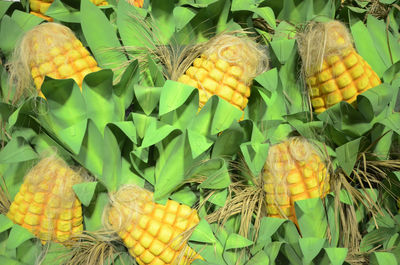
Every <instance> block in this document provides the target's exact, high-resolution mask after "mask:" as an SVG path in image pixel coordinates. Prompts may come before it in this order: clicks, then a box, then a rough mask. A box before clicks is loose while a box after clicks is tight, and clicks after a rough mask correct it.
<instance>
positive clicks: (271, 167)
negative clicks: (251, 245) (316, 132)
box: [263, 137, 330, 224]
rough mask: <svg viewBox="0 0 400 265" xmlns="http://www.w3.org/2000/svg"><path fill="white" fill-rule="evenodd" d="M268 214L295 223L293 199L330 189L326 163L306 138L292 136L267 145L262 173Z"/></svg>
mask: <svg viewBox="0 0 400 265" xmlns="http://www.w3.org/2000/svg"><path fill="white" fill-rule="evenodd" d="M263 179H264V183H265V184H264V190H265V193H266V198H265V199H266V203H267V213H268V216H270V217H278V218H285V219H290V220H292V221H293V222H294V223H295V224H297V219H296V214H295V210H294V202H295V201H297V200H304V199H309V198H318V197H320V198H323V197H325V196H326V194H327V193H328V192H329V188H330V186H329V174H328V173H327V169H326V166H325V163H324V161H323V159H322V157H321V155H320V154H319V153H318V151H317V150H316V149H315V147H314V146H313V145H312V144H311V143H310V142H308V141H307V140H306V139H304V138H301V137H292V138H289V139H287V140H286V141H284V142H282V143H279V144H276V145H273V146H271V147H270V148H269V151H268V158H267V161H266V163H265V165H264V172H263Z"/></svg>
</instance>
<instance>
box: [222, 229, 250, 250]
mask: <svg viewBox="0 0 400 265" xmlns="http://www.w3.org/2000/svg"><path fill="white" fill-rule="evenodd" d="M252 244H253V241H251V240H248V239H247V238H245V237H242V236H241V235H238V234H235V233H232V234H229V236H228V238H227V240H226V243H225V250H229V249H235V248H244V247H247V246H250V245H252Z"/></svg>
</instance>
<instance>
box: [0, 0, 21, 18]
mask: <svg viewBox="0 0 400 265" xmlns="http://www.w3.org/2000/svg"><path fill="white" fill-rule="evenodd" d="M13 4H14V6H15V5H17V4H16V3H15V2H12V1H1V2H0V19H1V18H2V17H3V16H4V14H5V13H6V12H7V10H8V9H9V8H10V6H11V5H13Z"/></svg>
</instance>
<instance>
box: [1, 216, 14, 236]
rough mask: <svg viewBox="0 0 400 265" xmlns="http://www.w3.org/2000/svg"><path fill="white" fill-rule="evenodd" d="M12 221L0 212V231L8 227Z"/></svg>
mask: <svg viewBox="0 0 400 265" xmlns="http://www.w3.org/2000/svg"><path fill="white" fill-rule="evenodd" d="M13 225H14V223H13V222H12V221H11V220H10V219H8V217H6V216H5V215H3V214H0V233H2V232H4V231H6V230H8V229H10V228H11V227H12V226H13Z"/></svg>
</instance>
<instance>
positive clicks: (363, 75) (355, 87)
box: [298, 21, 381, 113]
mask: <svg viewBox="0 0 400 265" xmlns="http://www.w3.org/2000/svg"><path fill="white" fill-rule="evenodd" d="M298 44H299V51H300V55H301V57H302V60H303V71H304V73H305V77H306V83H307V85H308V87H309V94H310V97H311V103H312V106H313V107H314V110H315V112H316V113H321V112H323V111H325V110H326V109H327V108H329V107H331V106H333V105H335V104H337V103H339V102H340V101H342V100H344V101H347V102H348V103H353V102H354V101H355V100H356V98H357V95H359V94H361V93H362V92H364V91H366V90H368V89H370V88H372V87H375V86H377V85H379V84H380V83H381V80H380V79H379V77H378V75H377V74H376V73H375V72H374V71H373V70H372V69H371V67H370V66H369V64H368V63H367V62H366V61H365V60H364V59H363V58H362V57H361V56H360V55H359V54H358V53H357V52H356V50H355V49H354V47H353V43H352V38H351V35H350V33H349V32H348V31H347V29H346V27H345V26H344V25H343V24H342V23H340V22H338V21H331V22H327V23H313V24H311V25H310V26H309V28H308V30H306V32H305V33H303V34H299V38H298Z"/></svg>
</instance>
